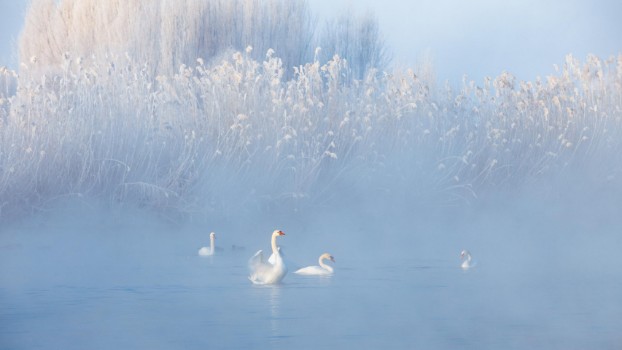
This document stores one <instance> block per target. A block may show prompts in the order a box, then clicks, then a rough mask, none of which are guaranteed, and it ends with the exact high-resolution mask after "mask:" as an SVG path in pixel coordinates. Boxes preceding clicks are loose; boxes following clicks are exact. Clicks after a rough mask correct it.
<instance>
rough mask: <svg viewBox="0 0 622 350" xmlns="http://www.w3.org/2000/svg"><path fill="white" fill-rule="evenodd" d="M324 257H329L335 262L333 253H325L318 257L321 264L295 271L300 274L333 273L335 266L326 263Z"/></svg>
mask: <svg viewBox="0 0 622 350" xmlns="http://www.w3.org/2000/svg"><path fill="white" fill-rule="evenodd" d="M324 259H328V260H330V261H332V262H335V258H333V256H332V255H330V254H328V253H324V254H322V255H320V258H319V259H318V261H319V263H320V266H307V267H303V268H302V269H300V270H297V271H296V272H294V273H297V274H299V275H332V274H333V268H332V267H331V266H328V265H326V264H324Z"/></svg>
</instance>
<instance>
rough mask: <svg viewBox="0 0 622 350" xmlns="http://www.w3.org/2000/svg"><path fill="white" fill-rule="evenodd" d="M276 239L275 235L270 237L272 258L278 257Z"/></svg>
mask: <svg viewBox="0 0 622 350" xmlns="http://www.w3.org/2000/svg"><path fill="white" fill-rule="evenodd" d="M276 237H277V235H272V254H274V256H279V255H280V254H279V248H278V247H277V246H276Z"/></svg>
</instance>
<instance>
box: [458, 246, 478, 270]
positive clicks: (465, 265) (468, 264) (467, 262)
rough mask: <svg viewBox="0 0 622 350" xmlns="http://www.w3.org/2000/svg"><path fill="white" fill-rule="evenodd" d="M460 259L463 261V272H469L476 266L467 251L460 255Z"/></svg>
mask: <svg viewBox="0 0 622 350" xmlns="http://www.w3.org/2000/svg"><path fill="white" fill-rule="evenodd" d="M460 259H462V265H460V267H462V269H463V270H468V269H470V268H472V267H473V266H475V263H472V262H471V260H472V258H471V253H470V252H469V251H468V250H466V249H465V250H463V251H462V252H461V253H460Z"/></svg>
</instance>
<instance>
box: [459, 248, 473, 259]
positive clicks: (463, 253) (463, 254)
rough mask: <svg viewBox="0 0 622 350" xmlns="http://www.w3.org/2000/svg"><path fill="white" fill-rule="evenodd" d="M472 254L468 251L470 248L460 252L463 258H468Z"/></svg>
mask: <svg viewBox="0 0 622 350" xmlns="http://www.w3.org/2000/svg"><path fill="white" fill-rule="evenodd" d="M470 256H471V253H469V251H468V250H466V249H465V250H463V251H462V252H461V253H460V258H461V259H464V258H466V257H470Z"/></svg>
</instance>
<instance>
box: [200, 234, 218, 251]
mask: <svg viewBox="0 0 622 350" xmlns="http://www.w3.org/2000/svg"><path fill="white" fill-rule="evenodd" d="M215 238H216V234H215V233H214V232H212V233H210V234H209V247H202V248H201V249H199V255H200V256H210V255H214V247H215V246H214V240H215Z"/></svg>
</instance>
